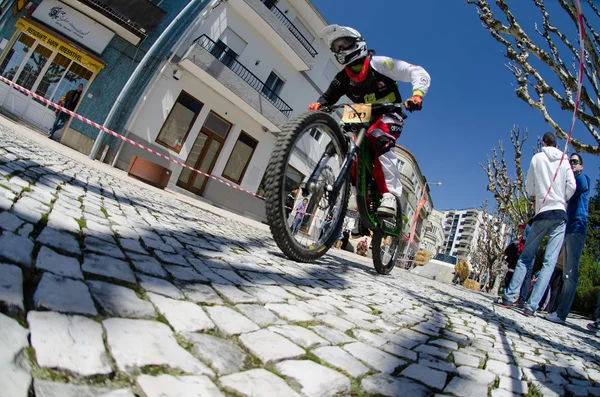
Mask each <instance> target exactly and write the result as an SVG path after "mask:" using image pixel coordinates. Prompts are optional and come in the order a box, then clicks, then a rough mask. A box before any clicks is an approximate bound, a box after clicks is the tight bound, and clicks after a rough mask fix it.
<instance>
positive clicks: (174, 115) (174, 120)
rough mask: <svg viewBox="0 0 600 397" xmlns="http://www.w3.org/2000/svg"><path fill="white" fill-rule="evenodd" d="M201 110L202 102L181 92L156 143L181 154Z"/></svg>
mask: <svg viewBox="0 0 600 397" xmlns="http://www.w3.org/2000/svg"><path fill="white" fill-rule="evenodd" d="M201 109H202V103H201V102H199V101H197V100H196V99H194V98H193V97H192V96H190V95H189V94H187V93H186V92H185V91H181V93H180V94H179V97H178V98H177V101H176V102H175V105H173V108H172V109H171V112H170V113H169V115H168V116H167V119H166V120H165V123H164V124H163V126H162V128H161V129H160V132H159V133H158V136H157V137H156V142H157V143H159V144H161V145H163V146H166V147H168V148H169V149H171V150H173V151H175V152H177V153H179V152H180V151H181V147H182V146H183V142H185V140H186V138H187V136H188V134H189V133H190V129H191V128H192V126H193V125H194V122H195V121H196V117H198V113H200V110H201Z"/></svg>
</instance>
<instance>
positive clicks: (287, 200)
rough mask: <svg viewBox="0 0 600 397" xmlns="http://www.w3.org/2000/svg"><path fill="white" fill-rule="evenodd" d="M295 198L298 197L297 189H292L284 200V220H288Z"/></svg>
mask: <svg viewBox="0 0 600 397" xmlns="http://www.w3.org/2000/svg"><path fill="white" fill-rule="evenodd" d="M296 196H298V188H297V187H295V188H293V189H292V190H291V191H290V192H289V193H288V195H287V197H286V198H285V218H286V219H287V218H289V217H290V214H291V213H292V209H293V208H294V203H295V202H296Z"/></svg>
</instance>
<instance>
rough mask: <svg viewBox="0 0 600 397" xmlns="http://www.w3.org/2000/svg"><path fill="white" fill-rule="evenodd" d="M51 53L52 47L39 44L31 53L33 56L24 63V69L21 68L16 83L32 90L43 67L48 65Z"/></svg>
mask: <svg viewBox="0 0 600 397" xmlns="http://www.w3.org/2000/svg"><path fill="white" fill-rule="evenodd" d="M51 55H52V51H51V50H50V49H48V48H46V47H44V46H43V45H41V44H38V45H37V46H36V47H35V50H34V51H33V53H32V54H31V57H30V58H29V59H28V60H27V62H26V63H25V65H23V69H21V73H20V74H19V77H18V78H17V81H16V83H17V84H18V85H20V86H23V87H24V88H27V89H28V90H30V89H31V88H32V87H33V85H34V84H35V81H36V80H37V78H38V76H39V75H40V73H41V72H42V69H43V68H44V66H46V62H47V61H48V58H50V56H51Z"/></svg>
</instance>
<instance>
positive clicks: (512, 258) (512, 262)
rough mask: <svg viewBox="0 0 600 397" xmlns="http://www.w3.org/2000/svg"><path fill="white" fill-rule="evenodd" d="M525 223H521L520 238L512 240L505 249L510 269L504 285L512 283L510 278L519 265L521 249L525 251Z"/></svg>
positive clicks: (505, 257) (505, 256) (505, 258)
mask: <svg viewBox="0 0 600 397" xmlns="http://www.w3.org/2000/svg"><path fill="white" fill-rule="evenodd" d="M525 226H526V225H525V224H524V223H522V224H520V225H519V235H520V237H519V240H518V241H514V240H513V241H512V242H511V243H510V244H509V245H508V246H507V247H506V249H505V250H504V260H505V261H506V264H507V266H508V270H507V271H506V276H504V287H505V288H506V287H508V284H510V280H511V279H512V276H513V272H514V271H515V267H516V266H517V261H518V260H519V255H520V254H521V251H523V248H522V247H523V246H524V243H523V241H524V234H525Z"/></svg>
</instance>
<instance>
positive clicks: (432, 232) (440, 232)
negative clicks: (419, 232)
mask: <svg viewBox="0 0 600 397" xmlns="http://www.w3.org/2000/svg"><path fill="white" fill-rule="evenodd" d="M444 220H445V217H444V213H443V212H440V211H437V210H432V211H431V214H429V217H428V218H427V225H426V226H425V228H424V231H423V236H422V238H421V245H420V246H419V249H425V250H429V251H431V252H433V254H434V255H435V254H437V253H438V252H440V251H441V250H442V249H443V247H444V241H445V240H444Z"/></svg>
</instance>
